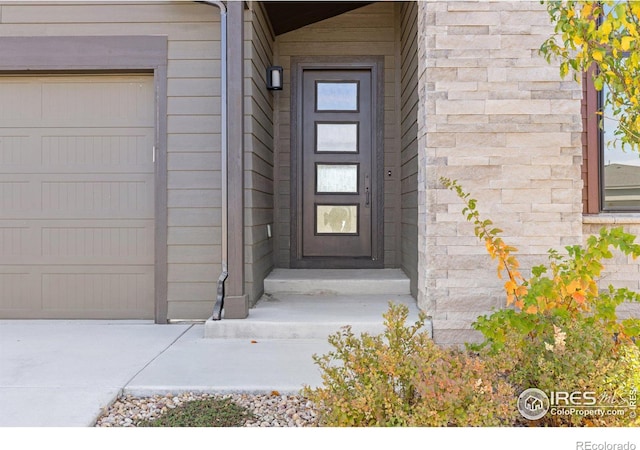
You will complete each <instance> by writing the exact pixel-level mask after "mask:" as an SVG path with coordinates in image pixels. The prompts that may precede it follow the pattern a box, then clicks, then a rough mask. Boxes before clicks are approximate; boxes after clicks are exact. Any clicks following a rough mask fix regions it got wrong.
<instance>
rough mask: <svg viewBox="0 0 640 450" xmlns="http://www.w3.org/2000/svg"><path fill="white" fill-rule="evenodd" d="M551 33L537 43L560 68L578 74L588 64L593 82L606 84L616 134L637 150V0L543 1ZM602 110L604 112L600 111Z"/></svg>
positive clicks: (639, 98)
mask: <svg viewBox="0 0 640 450" xmlns="http://www.w3.org/2000/svg"><path fill="white" fill-rule="evenodd" d="M543 3H545V4H546V6H547V11H548V12H549V15H550V16H551V21H552V23H554V24H555V34H554V35H553V36H551V37H550V38H549V39H547V40H546V41H545V42H544V44H543V45H542V47H541V48H540V51H541V53H542V54H543V55H544V56H545V58H546V59H547V61H548V62H550V61H551V58H552V57H556V58H558V59H559V61H560V74H561V75H562V76H563V77H565V76H566V75H567V74H569V73H570V72H571V73H573V77H574V79H578V75H579V74H580V73H581V72H584V71H587V70H588V69H590V68H591V67H592V66H594V65H595V66H596V67H597V70H595V71H594V72H593V82H594V85H595V88H596V89H597V90H598V91H601V90H602V89H603V88H604V87H605V86H607V87H608V93H607V95H606V98H605V104H608V105H611V106H612V110H613V115H614V117H612V118H614V119H616V120H617V121H618V128H617V129H616V131H615V132H614V136H615V139H616V140H617V141H619V142H620V143H621V144H622V146H623V147H624V148H627V149H631V150H635V151H640V26H639V25H640V2H639V1H633V0H623V1H620V0H617V1H612V0H608V1H602V2H594V1H585V0H568V1H567V0H563V1H546V2H543ZM599 113H600V114H602V112H599Z"/></svg>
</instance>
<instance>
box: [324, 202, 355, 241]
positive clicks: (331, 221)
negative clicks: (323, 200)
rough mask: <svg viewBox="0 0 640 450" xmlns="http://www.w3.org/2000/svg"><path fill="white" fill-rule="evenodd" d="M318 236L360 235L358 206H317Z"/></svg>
mask: <svg viewBox="0 0 640 450" xmlns="http://www.w3.org/2000/svg"><path fill="white" fill-rule="evenodd" d="M316 233H317V234H358V205H316Z"/></svg>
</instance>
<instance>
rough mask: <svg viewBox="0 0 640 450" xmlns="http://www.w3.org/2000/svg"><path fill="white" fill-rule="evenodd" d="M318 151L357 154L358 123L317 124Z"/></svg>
mask: <svg viewBox="0 0 640 450" xmlns="http://www.w3.org/2000/svg"><path fill="white" fill-rule="evenodd" d="M316 151H317V152H337V153H357V152H358V124H357V123H316Z"/></svg>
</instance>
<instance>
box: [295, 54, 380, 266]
mask: <svg viewBox="0 0 640 450" xmlns="http://www.w3.org/2000/svg"><path fill="white" fill-rule="evenodd" d="M312 69H327V70H358V69H360V70H370V71H371V83H372V87H373V95H374V96H375V98H374V99H372V102H371V104H372V111H371V113H372V116H373V118H372V119H373V120H372V139H371V142H372V144H373V146H374V148H373V154H372V161H373V162H374V166H375V170H374V171H372V174H371V177H372V180H371V184H372V185H373V186H376V187H377V190H378V192H377V195H376V199H375V203H374V205H373V206H374V207H375V208H376V211H375V215H374V217H375V220H374V221H373V222H372V224H371V237H372V249H371V250H372V254H373V258H374V259H364V258H340V259H338V258H330V257H315V258H313V257H307V258H302V223H301V221H299V220H298V211H301V210H302V179H301V177H300V176H299V164H300V161H301V160H302V146H301V145H300V142H302V128H301V125H302V118H301V115H302V95H300V94H301V93H300V92H299V87H300V86H302V73H303V71H304V70H312ZM299 125H300V126H299ZM290 133H291V194H290V201H291V209H290V211H291V214H290V224H291V238H290V239H291V242H290V243H291V245H290V253H289V255H290V256H289V265H290V267H292V268H333V269H351V268H362V269H364V268H382V267H384V57H383V56H321V57H317V56H297V57H292V58H291V128H290ZM299 194H300V195H299Z"/></svg>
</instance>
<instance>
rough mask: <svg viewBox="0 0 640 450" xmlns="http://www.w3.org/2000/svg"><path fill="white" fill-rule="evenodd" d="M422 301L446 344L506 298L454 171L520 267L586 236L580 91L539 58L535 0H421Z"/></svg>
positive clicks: (543, 25) (541, 26)
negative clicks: (445, 183) (456, 190)
mask: <svg viewBox="0 0 640 450" xmlns="http://www.w3.org/2000/svg"><path fill="white" fill-rule="evenodd" d="M418 8H419V17H418V20H419V27H418V29H419V30H420V31H419V32H420V36H419V43H418V47H419V56H420V58H419V64H420V67H419V90H420V110H419V113H418V123H419V132H418V138H419V147H418V148H419V150H418V151H419V171H420V172H419V186H418V192H419V197H418V204H419V222H418V227H419V236H420V237H419V245H418V248H419V267H420V270H419V277H420V278H419V282H418V289H419V295H418V304H419V306H420V307H421V308H422V309H423V310H424V311H426V312H427V313H428V314H430V315H431V316H432V317H433V324H434V338H435V340H436V342H438V343H441V344H461V343H463V342H469V341H472V340H475V339H477V337H478V336H477V334H475V332H474V331H473V330H471V328H470V325H471V323H472V322H473V321H474V320H475V319H476V318H477V317H478V316H479V315H482V314H485V313H488V312H490V310H491V309H493V308H496V307H501V306H503V305H504V294H503V290H502V284H503V281H500V280H498V279H497V277H496V265H495V263H494V261H492V260H491V259H490V257H489V256H488V255H487V254H486V251H485V247H484V245H482V244H481V243H479V242H478V240H477V239H476V237H475V236H474V234H473V226H472V225H470V224H468V223H467V222H466V221H465V220H464V218H463V216H462V215H461V214H460V211H461V209H462V204H461V202H460V200H459V199H458V198H457V197H456V196H455V195H454V194H452V193H451V192H449V191H448V190H445V189H443V188H442V186H441V185H440V183H439V181H438V179H439V177H440V176H447V177H451V178H455V179H457V180H459V181H460V183H461V184H462V185H463V186H464V188H465V189H466V190H467V191H470V192H471V193H472V196H473V197H474V198H477V199H478V201H479V209H480V211H481V212H482V213H483V214H484V216H485V217H486V218H491V219H492V220H494V222H495V223H496V225H497V226H499V227H500V228H502V229H503V230H504V235H503V237H504V239H505V241H506V242H507V243H508V244H511V245H514V246H516V247H518V249H519V253H518V254H519V255H520V260H521V262H522V265H523V268H525V269H528V268H530V267H531V265H532V264H537V263H540V262H542V261H544V260H546V251H547V250H548V249H549V248H551V247H553V248H562V247H564V246H565V245H570V244H575V243H579V242H581V239H582V232H583V230H582V203H581V189H582V181H581V176H580V164H581V159H582V152H581V142H580V140H581V133H580V132H581V128H582V125H581V116H580V106H581V105H580V99H581V95H582V92H581V88H580V86H579V85H578V84H577V83H574V82H572V81H570V80H568V81H562V80H561V79H560V77H559V70H558V67H557V66H555V65H549V64H547V63H546V61H545V60H544V59H543V58H542V57H540V56H539V55H538V48H539V47H540V45H541V44H542V42H543V41H544V39H545V38H546V37H548V36H549V35H550V33H551V32H552V31H553V28H552V26H551V24H550V22H549V19H548V15H547V12H546V11H545V8H544V6H543V5H541V4H540V3H539V2H538V1H531V2H522V1H513V2H505V1H500V2H460V1H451V2H444V1H443V2H419V3H418Z"/></svg>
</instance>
